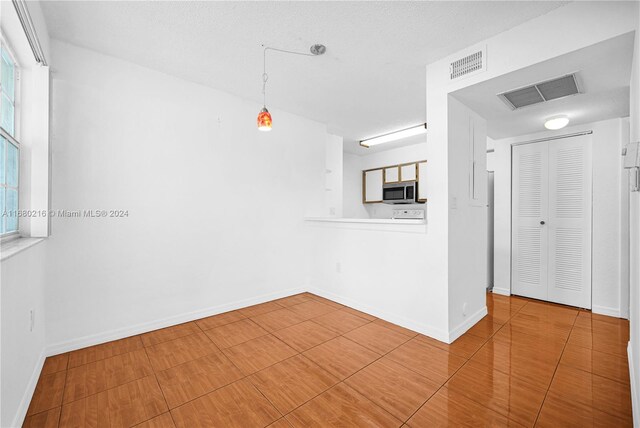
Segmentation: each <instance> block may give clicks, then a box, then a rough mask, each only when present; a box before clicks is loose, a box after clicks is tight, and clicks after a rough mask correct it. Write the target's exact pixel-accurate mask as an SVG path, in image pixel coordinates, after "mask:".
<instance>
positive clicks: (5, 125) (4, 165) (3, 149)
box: [0, 40, 20, 236]
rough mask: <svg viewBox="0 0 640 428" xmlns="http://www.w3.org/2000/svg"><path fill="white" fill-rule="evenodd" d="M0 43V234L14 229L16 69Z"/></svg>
mask: <svg viewBox="0 0 640 428" xmlns="http://www.w3.org/2000/svg"><path fill="white" fill-rule="evenodd" d="M0 42H2V43H1V44H0V57H1V58H0V59H1V61H2V63H1V68H0V236H2V235H8V234H12V233H16V232H17V231H18V181H19V180H18V176H19V171H18V166H19V164H20V144H19V143H18V141H17V140H16V138H15V137H16V135H15V131H16V129H15V128H16V80H17V75H18V68H17V66H16V63H15V61H14V60H13V56H12V55H11V53H10V52H9V50H8V48H7V46H6V44H5V43H4V41H1V40H0Z"/></svg>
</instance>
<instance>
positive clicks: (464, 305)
mask: <svg viewBox="0 0 640 428" xmlns="http://www.w3.org/2000/svg"><path fill="white" fill-rule="evenodd" d="M462 316H463V317H466V316H467V302H464V304H463V305H462Z"/></svg>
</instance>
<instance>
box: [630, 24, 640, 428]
mask: <svg viewBox="0 0 640 428" xmlns="http://www.w3.org/2000/svg"><path fill="white" fill-rule="evenodd" d="M636 19H638V20H640V13H636ZM630 92H631V96H630V114H629V118H630V137H631V141H640V35H639V32H638V30H636V37H635V46H634V54H633V65H632V67H631V83H630ZM629 220H630V221H629V257H630V258H629V283H630V285H629V288H630V290H629V291H630V305H629V306H630V308H629V309H630V310H629V319H630V329H631V332H630V338H631V340H630V343H629V368H630V371H631V393H632V399H633V419H634V426H636V427H637V426H640V364H639V361H640V192H632V193H630V195H629Z"/></svg>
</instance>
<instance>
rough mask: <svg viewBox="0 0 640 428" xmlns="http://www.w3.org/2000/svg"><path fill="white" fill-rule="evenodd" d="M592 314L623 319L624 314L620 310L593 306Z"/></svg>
mask: <svg viewBox="0 0 640 428" xmlns="http://www.w3.org/2000/svg"><path fill="white" fill-rule="evenodd" d="M591 312H593V313H594V314H600V315H607V316H610V317H616V318H622V314H621V313H620V308H609V307H607V306H600V305H591Z"/></svg>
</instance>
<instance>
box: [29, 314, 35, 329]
mask: <svg viewBox="0 0 640 428" xmlns="http://www.w3.org/2000/svg"><path fill="white" fill-rule="evenodd" d="M35 325H36V311H35V309H30V310H29V331H33V328H34V327H35Z"/></svg>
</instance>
